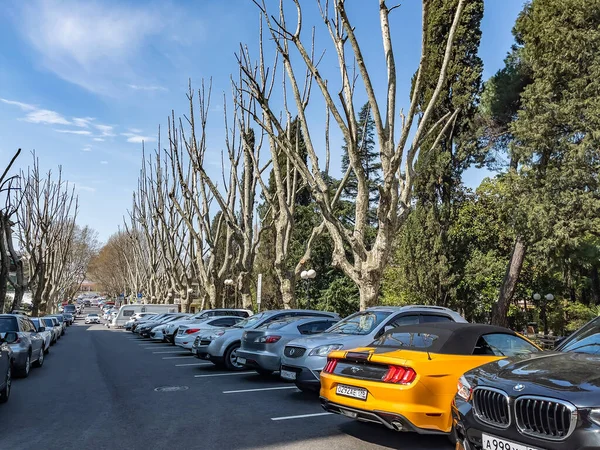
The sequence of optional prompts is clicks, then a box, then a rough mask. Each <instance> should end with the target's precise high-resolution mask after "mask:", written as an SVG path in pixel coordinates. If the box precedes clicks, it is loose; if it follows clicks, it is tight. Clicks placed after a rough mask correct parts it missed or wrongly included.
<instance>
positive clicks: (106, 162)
mask: <svg viewBox="0 0 600 450" xmlns="http://www.w3.org/2000/svg"><path fill="white" fill-rule="evenodd" d="M100 164H108V161H100Z"/></svg>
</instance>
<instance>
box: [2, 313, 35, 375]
mask: <svg viewBox="0 0 600 450" xmlns="http://www.w3.org/2000/svg"><path fill="white" fill-rule="evenodd" d="M38 330H39V331H44V330H45V327H40V328H39V329H36V328H35V325H34V324H33V322H31V320H30V319H29V317H27V316H22V315H19V314H1V315H0V333H7V332H14V333H15V334H14V339H11V340H10V342H7V343H8V344H9V345H10V348H11V350H12V352H13V356H12V362H13V369H14V371H15V375H17V376H20V377H23V378H24V377H27V376H28V375H29V370H30V369H31V365H32V364H34V365H35V366H37V367H42V365H43V364H44V338H43V336H42V335H41V334H40V333H39V332H38ZM12 336H13V335H11V337H12Z"/></svg>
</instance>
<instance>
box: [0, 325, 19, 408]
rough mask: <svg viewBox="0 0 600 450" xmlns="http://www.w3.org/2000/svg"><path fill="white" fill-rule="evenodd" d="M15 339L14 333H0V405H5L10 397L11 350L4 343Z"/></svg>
mask: <svg viewBox="0 0 600 450" xmlns="http://www.w3.org/2000/svg"><path fill="white" fill-rule="evenodd" d="M15 339H16V334H15V333H12V332H8V333H0V403H6V402H7V401H8V397H10V388H11V383H12V362H11V360H12V350H11V348H10V345H8V343H7V342H6V341H7V340H8V341H12V340H15Z"/></svg>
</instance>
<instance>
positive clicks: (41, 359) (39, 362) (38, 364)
mask: <svg viewBox="0 0 600 450" xmlns="http://www.w3.org/2000/svg"><path fill="white" fill-rule="evenodd" d="M43 365H44V346H43V345H42V348H41V349H40V354H39V355H38V359H37V361H36V362H35V363H34V366H35V367H42V366H43Z"/></svg>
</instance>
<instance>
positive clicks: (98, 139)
mask: <svg viewBox="0 0 600 450" xmlns="http://www.w3.org/2000/svg"><path fill="white" fill-rule="evenodd" d="M94 140H95V141H96V142H104V138H99V137H95V138H94Z"/></svg>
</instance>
